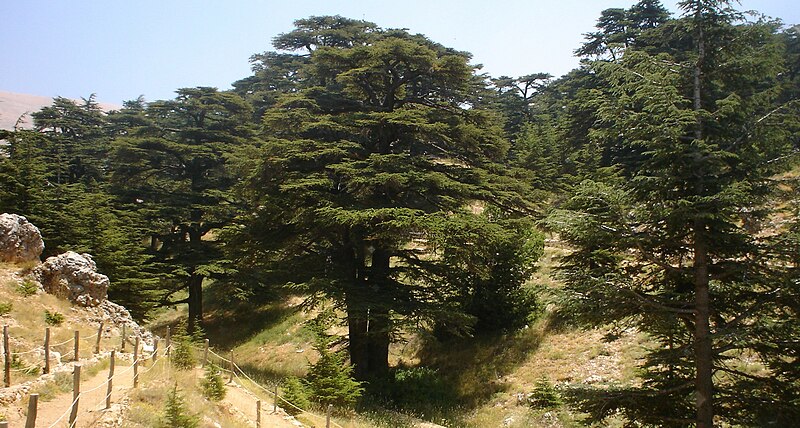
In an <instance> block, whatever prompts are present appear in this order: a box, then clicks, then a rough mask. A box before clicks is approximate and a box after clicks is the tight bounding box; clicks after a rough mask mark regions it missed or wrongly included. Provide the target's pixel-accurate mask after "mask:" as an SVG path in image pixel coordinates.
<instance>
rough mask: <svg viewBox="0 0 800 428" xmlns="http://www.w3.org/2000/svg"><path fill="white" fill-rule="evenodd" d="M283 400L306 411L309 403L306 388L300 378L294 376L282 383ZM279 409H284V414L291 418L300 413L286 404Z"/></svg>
mask: <svg viewBox="0 0 800 428" xmlns="http://www.w3.org/2000/svg"><path fill="white" fill-rule="evenodd" d="M283 399H284V400H286V401H288V402H289V403H292V404H293V405H295V406H297V407H299V408H301V409H308V407H309V406H310V405H311V402H310V401H308V387H307V386H306V384H305V383H304V382H303V381H302V380H301V379H300V378H298V377H294V376H292V377H290V378H288V379H286V380H285V381H284V382H283ZM281 407H284V410H286V413H288V414H290V415H292V416H294V415H298V414H300V413H302V411H300V410H298V409H297V408H295V407H293V406H290V405H288V404H287V405H285V406H281Z"/></svg>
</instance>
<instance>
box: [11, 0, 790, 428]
mask: <svg viewBox="0 0 800 428" xmlns="http://www.w3.org/2000/svg"><path fill="white" fill-rule="evenodd" d="M679 7H680V10H681V13H680V15H679V16H671V15H670V14H669V12H668V11H667V10H666V9H665V8H664V7H663V6H662V5H661V4H660V3H659V2H658V0H641V1H639V2H638V3H636V4H635V5H633V6H632V7H631V8H629V9H607V10H605V11H603V12H602V14H601V16H600V17H599V19H598V21H597V26H596V28H595V30H594V31H593V32H590V33H587V34H586V38H585V40H586V41H585V43H584V44H583V45H582V46H580V47H579V48H578V49H577V50H576V52H575V54H576V55H577V56H579V57H580V58H582V62H581V65H580V67H578V68H576V69H574V70H573V71H571V72H570V73H568V74H566V75H564V76H562V77H560V78H554V77H553V76H550V75H549V74H546V73H534V74H530V75H527V76H522V77H516V78H514V77H507V76H501V77H491V76H488V75H486V74H484V73H481V70H480V67H478V66H475V65H473V64H472V63H471V62H470V59H471V58H470V54H469V53H467V52H460V51H457V50H453V49H451V48H448V47H445V46H443V45H441V44H438V43H436V42H435V41H433V40H430V39H428V38H426V37H425V36H423V35H419V34H410V33H408V32H407V31H405V30H402V29H388V28H381V27H379V26H378V25H376V24H373V23H371V22H366V21H361V20H353V19H348V18H344V17H340V16H319V17H310V18H307V19H300V20H297V21H296V22H295V29H294V30H292V31H290V32H288V33H285V34H280V35H278V36H277V37H275V38H274V39H273V47H274V49H275V50H271V51H266V52H264V53H258V54H255V55H253V56H252V57H251V59H250V61H251V64H252V74H251V75H250V76H247V77H245V78H243V79H241V80H238V81H236V82H234V83H233V85H232V86H233V89H232V90H228V91H219V90H217V89H216V88H209V87H196V88H183V89H178V90H177V91H176V94H177V96H176V97H175V98H174V99H171V100H159V101H152V102H146V101H145V100H144V99H142V98H139V99H137V100H132V101H128V102H125V103H124V106H123V107H122V108H121V109H119V110H116V111H111V112H108V113H104V112H102V111H101V109H100V108H99V106H98V104H97V103H96V101H95V99H94V96H90V97H89V98H87V99H84V100H83V102H78V103H76V102H73V101H71V100H68V99H64V98H56V99H54V100H53V103H52V105H51V106H48V107H45V108H43V109H42V110H40V111H38V112H36V113H33V114H32V116H33V119H34V122H35V129H30V130H27V129H16V130H14V131H0V132H3V135H2V138H4V139H5V140H6V141H7V142H8V144H7V145H6V146H0V150H2V152H3V156H2V157H1V158H0V207H2V211H3V212H15V213H19V214H21V215H25V216H26V217H28V218H29V219H30V220H31V221H32V222H33V223H34V224H36V225H37V226H39V227H40V229H41V230H42V234H43V236H44V237H45V240H46V242H47V248H46V250H45V251H46V254H45V255H50V254H55V253H58V252H61V251H64V250H68V249H69V250H77V251H83V252H89V253H91V254H93V256H94V258H95V260H96V262H97V264H98V267H99V270H100V271H101V272H103V273H105V274H107V275H108V276H109V277H110V278H111V282H112V287H111V289H110V298H111V299H112V300H114V301H116V302H118V303H121V304H123V305H125V306H126V307H127V308H129V309H130V310H131V311H132V312H133V313H134V314H135V315H136V316H137V317H139V318H141V319H144V318H147V317H148V315H149V314H151V313H152V311H154V310H157V309H158V308H160V307H170V306H175V305H186V307H188V320H187V323H188V329H189V330H190V331H194V330H199V327H202V325H203V322H204V300H203V296H204V290H205V289H206V288H208V287H209V286H210V284H213V286H214V287H222V288H223V289H224V290H225V294H226V296H227V297H228V298H229V299H230V301H231V302H233V301H237V302H239V303H240V304H241V303H242V302H245V304H247V303H248V302H249V303H250V304H255V303H256V302H266V301H271V300H275V299H283V298H285V297H286V296H289V295H295V296H302V297H303V298H304V299H305V303H306V307H308V308H310V310H312V311H316V312H315V313H319V314H320V315H319V316H318V317H317V324H318V326H319V325H322V326H323V328H319V329H318V330H324V326H326V325H334V324H335V325H341V326H342V328H343V330H341V334H340V335H339V336H341V337H329V338H324V339H322V340H320V344H319V346H318V347H319V348H320V352H321V353H322V354H323V356H325V355H327V356H335V357H336V358H333V360H332V361H334V362H335V364H338V365H340V366H341V370H342V371H343V373H345V374H346V375H348V376H351V377H352V378H353V379H354V380H355V381H358V382H362V383H361V385H362V386H363V387H364V388H366V389H367V390H369V389H370V388H374V389H380V388H381V387H385V385H388V384H390V382H391V379H392V377H393V376H394V368H393V367H391V365H390V364H389V348H390V345H391V344H392V343H393V342H394V341H396V340H398V338H399V337H400V336H401V335H402V334H407V333H409V332H424V334H426V335H428V336H430V337H436V338H438V339H439V340H447V339H448V338H450V339H451V340H469V338H471V337H480V336H491V335H501V334H508V333H509V332H513V331H515V330H518V329H520V328H523V327H524V326H525V325H526V324H528V323H530V322H531V321H532V320H535V319H536V318H537V317H542V316H545V315H543V314H545V313H547V314H548V315H547V316H551V317H555V318H557V319H558V320H559V322H560V323H563V324H564V325H570V326H576V327H578V328H592V327H594V326H612V327H613V328H615V329H623V328H635V329H636V330H637V331H639V332H641V333H642V334H646V335H647V336H648V337H649V338H651V339H652V340H653V343H656V344H657V345H658V346H654V347H652V349H648V350H647V354H646V355H645V356H644V358H643V359H642V360H641V364H640V365H641V367H640V372H639V381H638V382H636V383H635V384H631V385H617V386H612V387H607V388H598V387H594V386H592V385H579V386H575V387H571V388H566V389H564V390H563V391H561V392H560V394H561V395H563V397H564V400H565V401H566V402H567V403H568V405H569V406H571V407H572V408H574V409H576V411H577V412H580V414H581V415H583V416H582V417H583V418H584V421H585V422H586V423H588V424H593V423H594V424H602V423H603V421H604V420H606V419H607V418H609V417H612V416H613V417H621V418H623V419H624V420H625V421H627V422H626V425H627V426H688V425H694V426H697V427H711V426H715V425H719V424H729V425H733V426H790V425H792V423H793V422H795V421H797V420H798V418H800V368H799V367H798V364H800V342H799V341H798V340H800V269H799V267H800V250H799V249H800V221H798V209H800V205H798V203H799V202H800V198H799V197H798V193H797V189H798V187H797V184H798V183H797V182H796V181H795V179H796V178H797V177H798V174H797V172H796V171H797V169H798V150H799V149H800V101H798V97H799V96H800V27H787V26H784V25H783V23H781V22H779V21H776V20H771V19H770V18H767V17H763V16H760V15H757V14H745V13H742V12H739V11H737V10H735V9H734V8H733V7H732V2H730V1H727V0H684V1H681V2H680V4H679ZM545 237H549V238H550V239H557V240H559V241H560V242H562V243H563V244H564V245H566V246H567V247H568V248H569V249H570V251H569V252H568V253H567V254H566V255H565V256H563V257H562V258H561V259H560V260H558V261H557V267H556V268H555V272H556V273H555V276H556V279H557V281H558V282H559V284H561V286H559V287H556V288H550V289H547V290H545V289H543V288H542V287H540V286H537V284H532V283H531V281H530V278H531V275H532V274H533V272H534V271H535V270H536V269H537V266H538V265H537V262H538V260H539V259H540V257H541V256H542V254H543V249H544V245H545ZM333 349H340V350H341V352H338V351H337V352H334V351H333ZM744 355H746V356H750V357H752V358H755V359H757V360H758V361H760V362H761V364H763V366H764V368H765V370H763V371H761V372H758V373H753V372H748V371H747V370H743V369H740V367H739V366H737V365H736V364H735V362H736V361H737V359H738V358H740V357H742V356H744ZM345 357H346V358H345ZM387 382H389V383H387ZM353 391H354V393H357V392H358V389H357V388H356V389H354V390H353Z"/></svg>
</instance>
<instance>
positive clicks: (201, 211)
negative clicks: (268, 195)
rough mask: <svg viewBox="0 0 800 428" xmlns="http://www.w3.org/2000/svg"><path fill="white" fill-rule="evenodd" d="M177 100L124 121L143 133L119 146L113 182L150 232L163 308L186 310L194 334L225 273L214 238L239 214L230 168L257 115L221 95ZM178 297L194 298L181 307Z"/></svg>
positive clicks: (211, 91)
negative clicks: (208, 284)
mask: <svg viewBox="0 0 800 428" xmlns="http://www.w3.org/2000/svg"><path fill="white" fill-rule="evenodd" d="M177 94H178V95H177V97H176V98H175V99H174V100H170V101H159V102H154V103H151V104H149V105H147V106H146V109H145V110H144V111H139V112H138V113H137V111H130V112H128V114H127V115H126V116H124V117H121V118H120V122H125V121H128V122H131V123H134V124H138V125H139V126H136V127H134V128H132V129H130V130H129V131H126V132H124V133H123V136H120V137H118V138H117V139H116V140H115V141H114V145H115V146H114V152H113V156H112V161H113V164H114V165H115V169H114V177H113V180H114V187H115V193H117V194H118V195H119V197H120V198H122V199H124V200H125V201H126V202H127V203H128V204H129V206H130V207H131V209H132V210H134V211H136V212H137V213H139V215H142V216H144V218H145V220H146V223H147V225H148V233H149V236H150V245H149V248H150V252H151V254H152V255H153V257H154V258H155V259H156V261H157V262H158V263H159V264H160V266H163V270H162V271H161V272H159V273H160V275H161V276H162V277H163V278H164V281H163V282H162V288H161V290H160V294H161V302H160V304H161V305H176V304H181V303H185V304H187V305H188V308H189V324H188V329H189V331H190V332H193V331H194V327H195V325H196V324H198V323H201V322H202V320H203V281H204V280H205V279H206V278H208V277H209V276H211V275H212V274H215V273H221V272H223V271H224V269H225V268H224V259H223V257H222V253H221V252H220V249H219V246H220V244H219V242H218V241H217V240H216V239H214V236H213V234H211V232H212V231H214V230H216V229H220V228H222V227H224V226H225V225H227V224H228V223H229V222H230V221H231V220H232V219H233V217H234V216H235V214H236V212H237V211H236V209H237V208H236V204H235V203H234V201H233V200H232V198H231V197H230V189H231V187H232V185H233V184H234V182H235V177H234V176H233V175H232V173H231V171H230V168H229V166H228V165H229V161H230V159H231V157H232V155H233V153H235V152H236V149H237V148H238V147H240V146H241V145H242V144H244V142H245V141H247V138H248V137H249V136H250V123H251V122H250V118H251V108H250V106H249V105H248V104H247V103H245V102H244V100H242V99H241V98H240V97H239V96H238V95H235V94H232V93H225V92H219V91H218V90H217V89H215V88H206V87H199V88H185V89H180V90H178V91H177ZM140 104H141V103H138V104H137V103H134V104H131V105H130V106H129V107H130V108H132V109H134V110H137V109H139V110H140V109H141V105H140ZM178 292H185V293H186V294H187V295H188V296H187V297H186V298H183V299H179V300H176V299H174V297H173V295H174V294H175V293H178Z"/></svg>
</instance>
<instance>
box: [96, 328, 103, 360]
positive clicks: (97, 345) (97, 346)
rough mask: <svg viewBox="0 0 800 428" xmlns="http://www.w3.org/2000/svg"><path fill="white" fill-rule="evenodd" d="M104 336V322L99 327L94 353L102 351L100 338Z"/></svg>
mask: <svg viewBox="0 0 800 428" xmlns="http://www.w3.org/2000/svg"><path fill="white" fill-rule="evenodd" d="M102 338H103V323H100V328H98V329H97V341H96V342H95V343H94V353H95V354H99V353H100V339H102Z"/></svg>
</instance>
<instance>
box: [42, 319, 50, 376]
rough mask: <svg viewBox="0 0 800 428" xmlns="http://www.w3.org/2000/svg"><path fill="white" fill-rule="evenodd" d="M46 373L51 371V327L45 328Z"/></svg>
mask: <svg viewBox="0 0 800 428" xmlns="http://www.w3.org/2000/svg"><path fill="white" fill-rule="evenodd" d="M42 371H43V372H44V374H48V373H50V327H47V328H45V329H44V370H42Z"/></svg>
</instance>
